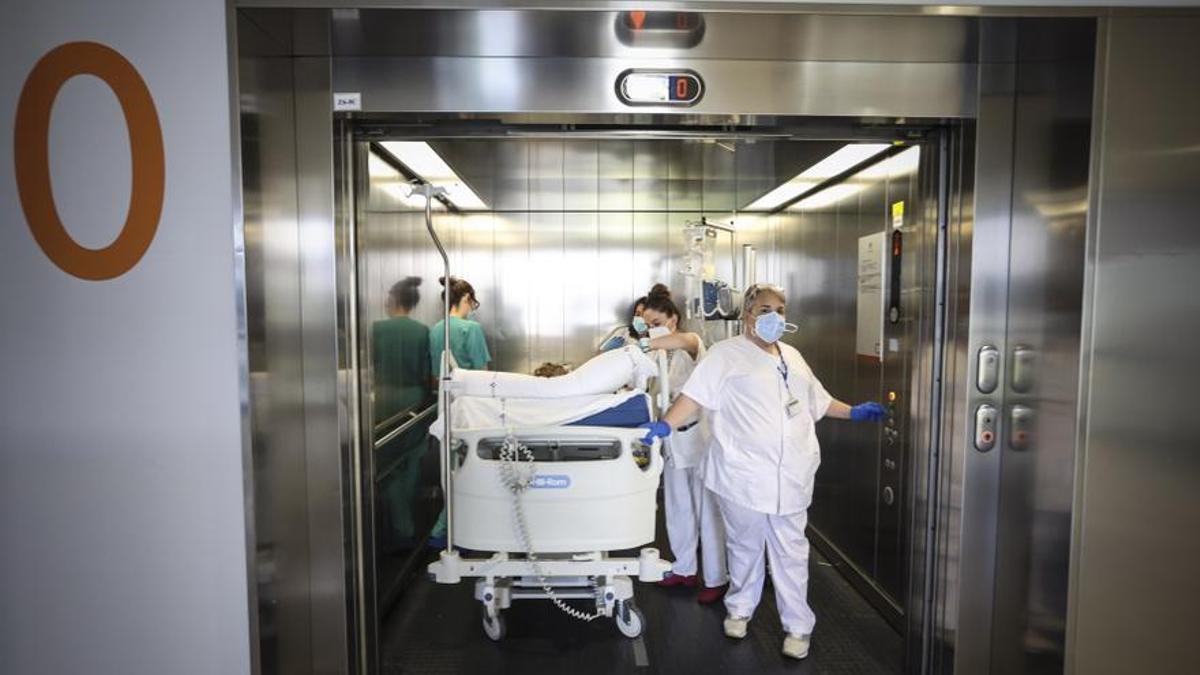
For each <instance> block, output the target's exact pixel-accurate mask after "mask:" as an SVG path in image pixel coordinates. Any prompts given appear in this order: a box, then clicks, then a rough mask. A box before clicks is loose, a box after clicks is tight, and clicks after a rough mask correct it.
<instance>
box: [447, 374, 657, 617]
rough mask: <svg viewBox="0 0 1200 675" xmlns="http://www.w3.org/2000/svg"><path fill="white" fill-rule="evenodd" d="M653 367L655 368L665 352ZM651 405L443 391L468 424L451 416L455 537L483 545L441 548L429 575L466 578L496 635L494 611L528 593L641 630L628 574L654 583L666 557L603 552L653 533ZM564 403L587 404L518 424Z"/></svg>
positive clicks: (624, 397)
mask: <svg viewBox="0 0 1200 675" xmlns="http://www.w3.org/2000/svg"><path fill="white" fill-rule="evenodd" d="M658 366H659V368H660V370H662V373H663V374H664V375H665V360H660V363H659V364H658ZM662 381H665V378H663V380H662ZM664 400H665V399H664ZM654 403H655V400H654V399H652V398H651V396H650V395H648V394H647V393H645V392H643V391H640V390H636V391H630V392H623V393H617V394H597V395H593V396H581V397H571V398H569V399H507V398H504V397H503V396H499V397H493V396H489V397H470V396H465V397H459V398H456V399H455V400H454V401H453V403H452V407H451V411H452V415H453V417H454V418H455V419H457V420H462V421H470V422H471V423H472V425H473V426H471V427H467V428H463V427H458V426H457V425H456V426H455V428H454V430H453V433H452V437H453V440H452V442H451V446H450V450H451V452H450V456H451V464H452V480H451V481H450V484H451V486H452V487H451V491H450V495H451V496H450V499H451V500H452V501H453V504H454V508H453V510H452V516H451V518H452V523H453V531H454V541H455V543H456V544H457V545H458V546H461V547H463V548H465V549H470V550H473V551H483V552H487V553H484V554H480V555H472V556H468V557H464V556H461V555H459V554H458V553H457V552H455V551H444V552H442V554H441V556H440V558H439V560H438V561H437V562H434V563H433V564H431V565H430V566H429V571H430V573H431V575H432V576H433V578H434V579H435V580H436V581H437V582H438V583H458V582H460V581H461V580H462V579H463V578H475V579H476V582H475V598H476V599H477V600H479V601H480V603H481V604H482V619H483V628H484V632H485V633H486V634H487V635H488V637H490V638H492V639H493V640H499V639H502V638H503V636H504V634H505V618H504V614H503V610H505V609H507V608H509V607H510V606H511V604H512V602H513V601H514V600H528V599H549V600H551V601H552V602H554V604H555V605H557V606H558V607H559V608H560V609H562V610H563V611H564V612H566V613H567V614H569V615H571V616H574V617H576V618H579V619H583V620H586V621H591V620H594V619H597V618H600V617H612V618H613V619H615V622H616V625H617V628H618V629H619V630H620V631H621V633H622V634H624V635H626V636H628V637H637V636H638V635H640V634H641V631H642V628H643V626H644V624H645V622H644V620H643V617H642V614H641V611H640V610H638V608H637V607H636V605H635V603H634V599H633V582H632V578H633V577H636V578H638V579H639V580H641V581H658V580H660V579H662V578H663V575H664V574H665V573H666V572H667V571H668V570H669V569H670V563H668V562H666V561H663V560H662V559H661V558H660V557H659V552H658V550H657V549H654V548H642V549H641V550H640V552H639V554H638V555H637V556H636V557H627V558H623V557H614V556H612V555H610V552H612V551H622V550H631V549H636V548H637V547H639V546H643V545H645V544H648V543H650V542H652V541H653V540H654V529H655V522H656V519H655V511H656V508H657V499H656V494H657V489H658V482H659V477H660V475H661V474H662V469H663V457H662V452H661V448H660V447H659V445H658V442H657V441H656V442H655V443H654V444H653V445H651V446H646V445H644V444H643V443H642V442H641V440H640V439H641V438H642V436H644V435H645V430H644V429H641V428H639V426H640V425H641V424H643V423H645V422H648V421H650V420H651V419H653V417H654V413H655V408H656V406H655V405H654ZM568 409H575V410H580V411H594V412H590V414H586V415H583V416H582V417H580V418H579V419H574V420H571V421H568V422H565V423H561V424H555V425H549V426H546V425H538V424H535V425H526V424H524V423H523V422H524V421H525V420H527V419H528V420H533V421H535V422H540V421H544V420H546V419H547V418H555V417H562V416H563V415H562V414H560V413H557V412H555V411H556V410H568ZM437 428H438V426H437V425H436V424H435V425H434V429H437ZM435 435H437V432H435ZM567 600H574V601H576V603H577V606H576V607H572V606H569V605H567V603H566V601H567ZM580 606H582V607H583V608H582V609H580V608H579V607H580Z"/></svg>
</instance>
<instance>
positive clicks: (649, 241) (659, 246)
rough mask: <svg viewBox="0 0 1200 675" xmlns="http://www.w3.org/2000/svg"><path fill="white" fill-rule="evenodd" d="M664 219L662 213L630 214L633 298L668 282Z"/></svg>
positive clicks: (666, 236) (667, 232) (666, 235)
mask: <svg viewBox="0 0 1200 675" xmlns="http://www.w3.org/2000/svg"><path fill="white" fill-rule="evenodd" d="M667 218H668V214H667V213H665V212H656V211H649V212H643V211H634V212H633V251H632V255H633V276H632V279H633V292H634V296H633V298H639V297H641V296H643V295H645V294H646V293H647V292H648V291H649V290H650V287H651V286H653V285H654V284H656V283H668V282H669V281H670V278H671V277H670V276H669V270H668V263H669V258H668V255H667V241H668V239H669V237H670V235H669V232H670V228H669V227H668V221H667ZM633 298H631V299H630V300H631V301H632V299H633Z"/></svg>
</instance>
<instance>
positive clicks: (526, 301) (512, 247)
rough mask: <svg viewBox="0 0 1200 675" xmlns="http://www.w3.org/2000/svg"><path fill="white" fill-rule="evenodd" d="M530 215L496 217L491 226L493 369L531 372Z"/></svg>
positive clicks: (535, 277)
mask: <svg viewBox="0 0 1200 675" xmlns="http://www.w3.org/2000/svg"><path fill="white" fill-rule="evenodd" d="M529 228H530V214H529V213H528V212H522V213H505V214H497V215H496V220H495V223H494V232H495V237H494V244H493V246H494V248H493V255H494V256H495V270H496V271H495V276H496V280H497V284H496V288H495V300H494V301H493V302H494V303H495V306H496V310H497V313H498V314H497V317H496V320H495V322H494V323H493V324H492V326H491V329H492V340H493V342H494V344H495V353H493V354H492V359H493V366H492V367H493V368H494V369H495V370H507V371H513V372H518V373H528V372H531V370H532V367H531V366H530V349H531V347H532V334H533V325H534V324H533V313H532V307H531V302H532V300H533V297H534V291H535V286H536V284H537V283H538V281H539V279H538V275H537V274H536V271H535V270H534V269H533V268H532V266H531V264H530V257H531V256H530V252H529V236H530V235H529Z"/></svg>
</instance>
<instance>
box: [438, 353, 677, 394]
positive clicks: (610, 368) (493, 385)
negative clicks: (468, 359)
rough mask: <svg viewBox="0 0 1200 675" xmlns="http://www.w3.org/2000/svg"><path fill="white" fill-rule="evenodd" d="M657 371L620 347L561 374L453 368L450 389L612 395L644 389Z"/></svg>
mask: <svg viewBox="0 0 1200 675" xmlns="http://www.w3.org/2000/svg"><path fill="white" fill-rule="evenodd" d="M656 374H658V370H657V368H656V367H655V365H654V362H653V361H651V360H650V359H649V358H648V357H647V356H646V355H645V354H643V353H642V351H641V350H640V349H638V348H637V347H633V346H630V347H622V348H621V349H614V350H612V351H608V352H604V353H603V354H600V355H598V356H595V357H592V358H591V359H589V360H588V361H587V362H585V363H583V364H582V365H580V366H579V367H578V368H576V369H575V370H573V371H571V372H569V373H567V374H566V375H562V376H560V377H535V376H533V375H524V374H521V373H497V372H491V371H486V370H463V369H458V370H455V371H454V372H453V373H452V375H451V378H452V381H451V384H450V391H451V393H453V394H454V395H456V396H490V397H496V398H500V397H506V398H560V397H563V396H584V395H588V394H611V393H612V392H614V391H616V390H618V389H620V388H621V387H624V386H627V385H628V386H631V387H634V388H638V389H641V388H644V387H645V384H646V380H647V379H649V378H651V377H653V376H655V375H656Z"/></svg>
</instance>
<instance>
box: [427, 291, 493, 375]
mask: <svg viewBox="0 0 1200 675" xmlns="http://www.w3.org/2000/svg"><path fill="white" fill-rule="evenodd" d="M439 281H441V283H442V286H444V287H445V288H443V289H442V299H443V301H444V300H445V297H446V293H449V294H450V353H451V354H452V355H453V356H454V362H455V364H456V365H457V367H459V368H466V369H467V370H486V369H487V366H488V363H489V362H490V361H491V360H492V355H491V354H490V353H489V352H488V347H487V340H486V339H485V337H484V335H483V326H480V325H479V322H477V321H474V320H473V319H471V315H472V314H473V313H474V312H475V310H477V309H479V300H478V299H477V298H476V297H475V288H474V287H472V286H471V284H470V283H468V282H467V280H466V279H459V278H457V277H450V283H449V284H447V283H446V279H445V278H444V277H443V278H442V279H440V280H439ZM442 326H443V322H441V321H438V322H437V323H435V324H434V325H433V328H430V329H429V361H430V366H431V367H432V372H433V373H434V375H439V374H440V373H441V368H442V348H443V342H444V341H445V334H444V329H443V327H442Z"/></svg>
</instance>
